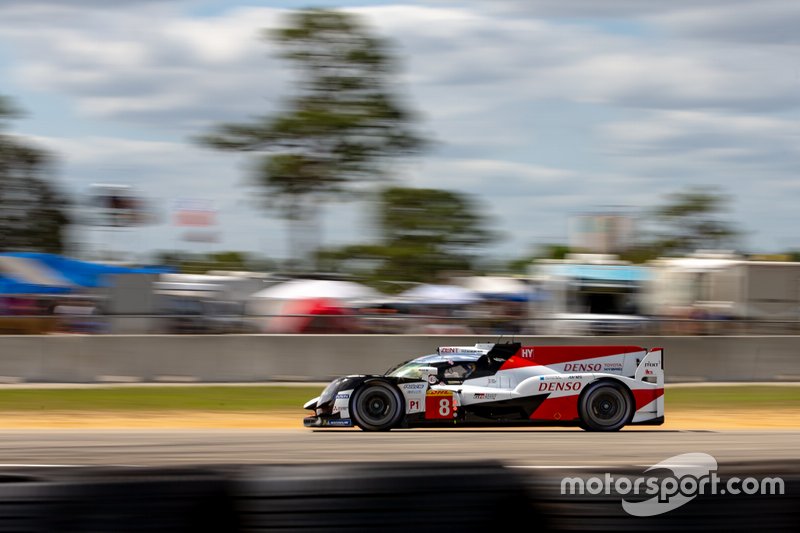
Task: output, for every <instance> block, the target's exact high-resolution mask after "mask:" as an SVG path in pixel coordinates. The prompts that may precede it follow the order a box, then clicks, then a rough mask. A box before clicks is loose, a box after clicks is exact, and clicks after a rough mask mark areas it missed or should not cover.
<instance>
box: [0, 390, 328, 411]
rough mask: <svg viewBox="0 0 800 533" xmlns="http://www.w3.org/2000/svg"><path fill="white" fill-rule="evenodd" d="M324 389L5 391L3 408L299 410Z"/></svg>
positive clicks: (0, 401) (0, 395)
mask: <svg viewBox="0 0 800 533" xmlns="http://www.w3.org/2000/svg"><path fill="white" fill-rule="evenodd" d="M320 392H322V387H281V386H269V387H257V386H254V387H247V386H243V387H214V386H208V387H203V386H197V387H107V388H106V387H104V388H86V389H49V388H47V389H6V390H2V389H0V411H172V410H187V411H226V412H236V411H269V410H286V409H300V410H302V408H303V404H304V403H305V402H307V401H308V400H310V399H311V398H314V397H315V396H319V394H320Z"/></svg>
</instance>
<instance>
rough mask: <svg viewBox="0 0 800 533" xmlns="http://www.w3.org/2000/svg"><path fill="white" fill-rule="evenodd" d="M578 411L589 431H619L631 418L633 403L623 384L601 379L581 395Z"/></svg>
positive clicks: (582, 424) (583, 426) (582, 426)
mask: <svg viewBox="0 0 800 533" xmlns="http://www.w3.org/2000/svg"><path fill="white" fill-rule="evenodd" d="M578 413H579V414H580V424H579V425H580V427H581V428H583V429H585V430H587V431H619V430H620V429H622V427H623V426H624V425H625V424H627V423H628V421H629V420H630V419H631V415H632V413H633V404H632V402H631V398H630V395H629V394H628V391H627V390H625V388H624V386H623V385H621V384H617V383H613V382H609V381H601V382H599V383H593V384H592V385H589V387H588V388H587V389H586V391H585V392H584V393H583V394H582V395H581V398H580V402H579V404H578Z"/></svg>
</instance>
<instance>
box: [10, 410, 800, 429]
mask: <svg viewBox="0 0 800 533" xmlns="http://www.w3.org/2000/svg"><path fill="white" fill-rule="evenodd" d="M304 416H305V411H302V410H301V411H270V412H268V413H258V412H237V413H214V412H204V413H203V412H196V411H158V412H117V413H109V412H84V411H74V412H49V413H31V412H6V413H2V412H0V430H26V429H92V430H99V429H303V422H302V420H303V417H304ZM658 427H660V428H662V429H670V430H737V429H738V430H749V429H762V430H763V429H772V430H799V429H800V409H782V410H777V411H771V412H768V413H764V412H761V411H758V410H753V409H741V410H726V411H724V412H720V411H705V410H686V411H671V412H668V413H667V421H666V423H665V424H664V425H662V426H658ZM645 428H646V429H654V427H653V426H645ZM633 429H635V428H633Z"/></svg>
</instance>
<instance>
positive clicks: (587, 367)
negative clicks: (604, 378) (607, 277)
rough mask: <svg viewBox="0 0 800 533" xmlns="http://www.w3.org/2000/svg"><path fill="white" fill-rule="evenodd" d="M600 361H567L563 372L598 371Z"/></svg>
mask: <svg viewBox="0 0 800 533" xmlns="http://www.w3.org/2000/svg"><path fill="white" fill-rule="evenodd" d="M601 366H602V365H601V364H600V363H567V364H566V365H564V372H600V367H601Z"/></svg>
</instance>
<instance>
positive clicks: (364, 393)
mask: <svg viewBox="0 0 800 533" xmlns="http://www.w3.org/2000/svg"><path fill="white" fill-rule="evenodd" d="M403 407H404V405H403V397H402V395H401V394H400V391H399V390H397V388H396V387H395V386H393V385H392V384H391V383H387V382H386V381H369V382H367V383H365V384H364V385H362V386H361V387H359V388H358V389H357V390H356V391H355V393H354V394H353V397H352V399H351V401H350V416H352V417H353V420H354V421H355V423H356V425H357V426H358V427H360V428H361V429H363V430H364V431H388V430H390V429H392V428H393V427H396V426H397V425H399V424H400V421H401V420H402V418H403Z"/></svg>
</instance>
